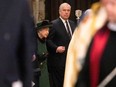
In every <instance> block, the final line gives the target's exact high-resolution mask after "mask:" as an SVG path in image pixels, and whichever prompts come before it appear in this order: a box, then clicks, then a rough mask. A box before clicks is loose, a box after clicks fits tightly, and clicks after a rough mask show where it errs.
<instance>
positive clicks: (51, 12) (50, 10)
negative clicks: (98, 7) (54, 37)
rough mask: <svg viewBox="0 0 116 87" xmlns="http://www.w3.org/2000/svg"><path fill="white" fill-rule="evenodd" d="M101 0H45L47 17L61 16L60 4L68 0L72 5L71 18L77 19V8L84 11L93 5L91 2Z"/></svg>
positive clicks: (49, 18)
mask: <svg viewBox="0 0 116 87" xmlns="http://www.w3.org/2000/svg"><path fill="white" fill-rule="evenodd" d="M97 1H99V0H46V1H45V6H46V7H45V13H46V17H45V19H48V20H50V21H51V20H54V19H56V18H57V17H59V11H58V9H59V6H60V4H61V3H63V2H67V3H69V4H70V5H71V16H70V19H71V20H73V21H75V20H76V16H75V10H77V9H81V10H82V11H83V12H84V11H85V10H87V9H88V8H90V7H91V4H93V3H94V2H97Z"/></svg>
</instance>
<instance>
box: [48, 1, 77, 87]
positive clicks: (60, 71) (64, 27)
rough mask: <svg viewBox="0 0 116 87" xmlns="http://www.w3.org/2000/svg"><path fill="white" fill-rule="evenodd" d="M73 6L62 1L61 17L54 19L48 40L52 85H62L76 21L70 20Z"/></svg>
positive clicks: (59, 86) (52, 86)
mask: <svg viewBox="0 0 116 87" xmlns="http://www.w3.org/2000/svg"><path fill="white" fill-rule="evenodd" d="M70 11H71V6H70V5H69V4H68V3H62V4H61V5H60V7H59V14H60V17H59V18H57V19H56V20H54V21H52V23H53V26H52V29H51V30H50V34H49V36H48V40H47V48H48V52H49V57H48V72H49V78H50V85H51V87H62V86H63V80H64V70H65V61H66V54H67V49H68V45H69V42H70V40H71V36H72V34H73V31H74V29H75V26H76V25H75V23H74V22H72V21H71V20H69V19H68V18H69V16H70Z"/></svg>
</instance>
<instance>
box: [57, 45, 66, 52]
mask: <svg viewBox="0 0 116 87" xmlns="http://www.w3.org/2000/svg"><path fill="white" fill-rule="evenodd" d="M64 51H65V47H64V46H58V47H57V49H56V53H63V52H64Z"/></svg>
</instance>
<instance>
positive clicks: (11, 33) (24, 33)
mask: <svg viewBox="0 0 116 87" xmlns="http://www.w3.org/2000/svg"><path fill="white" fill-rule="evenodd" d="M33 28H34V24H33V20H32V17H31V15H30V10H29V6H28V3H27V0H1V1H0V87H31V86H32V84H31V80H32V55H33V53H34V51H35V48H36V47H35V43H36V42H35V41H36V39H35V34H34V29H33Z"/></svg>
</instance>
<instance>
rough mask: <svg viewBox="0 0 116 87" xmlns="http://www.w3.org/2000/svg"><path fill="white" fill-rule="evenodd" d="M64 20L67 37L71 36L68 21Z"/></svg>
mask: <svg viewBox="0 0 116 87" xmlns="http://www.w3.org/2000/svg"><path fill="white" fill-rule="evenodd" d="M65 22H66V28H67V33H68V35H69V37H70V38H71V32H70V28H69V25H68V22H67V21H65Z"/></svg>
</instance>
